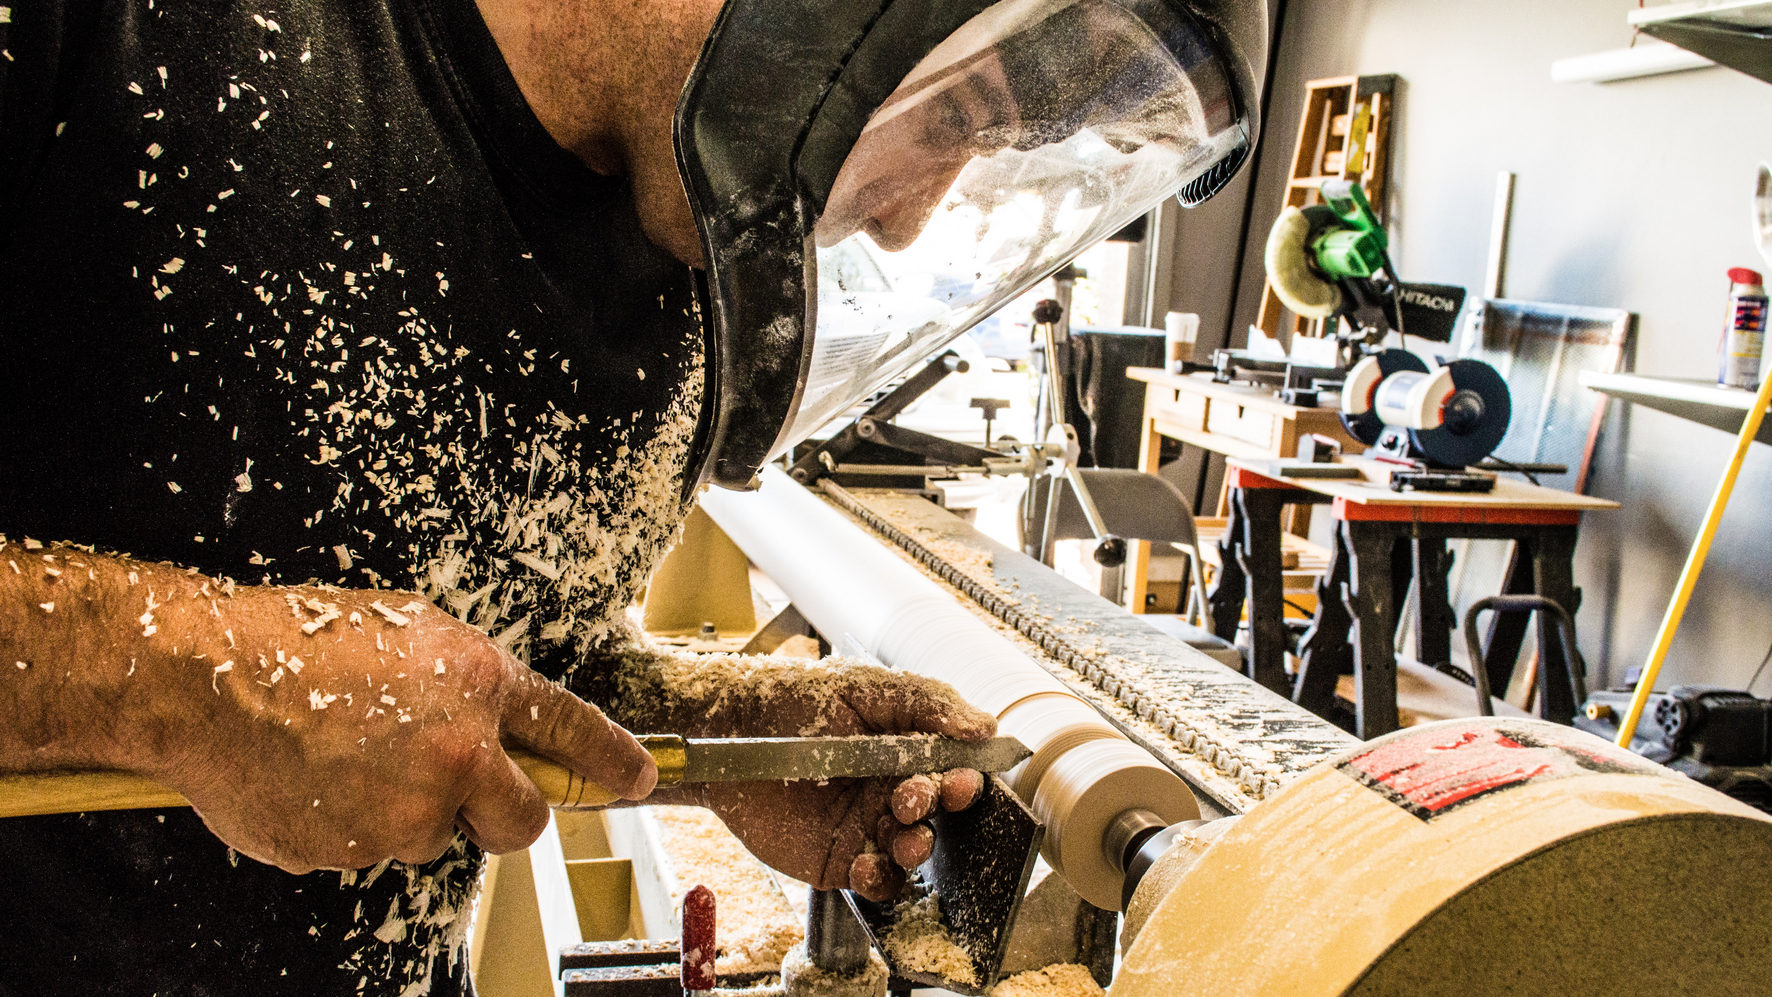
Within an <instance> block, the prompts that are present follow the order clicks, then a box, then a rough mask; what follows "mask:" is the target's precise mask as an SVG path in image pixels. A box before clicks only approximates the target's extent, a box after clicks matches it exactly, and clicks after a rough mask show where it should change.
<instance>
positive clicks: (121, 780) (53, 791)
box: [0, 736, 683, 818]
mask: <svg viewBox="0 0 1772 997" xmlns="http://www.w3.org/2000/svg"><path fill="white" fill-rule="evenodd" d="M641 740H642V743H645V744H646V747H647V750H649V751H651V752H652V753H653V756H654V757H655V758H657V759H658V760H659V782H660V784H661V785H669V782H668V781H667V780H666V778H665V776H666V775H667V774H668V773H667V769H668V768H669V766H670V764H671V762H672V758H671V752H672V751H673V750H674V751H675V757H676V763H675V764H676V771H677V773H678V774H679V777H680V775H681V772H682V760H681V759H682V755H683V747H682V745H683V742H682V739H680V738H675V737H668V736H667V737H662V738H657V739H656V741H657V742H658V743H657V744H654V743H652V742H654V740H655V739H654V738H642V739H641ZM673 745H674V746H675V747H674V749H673ZM508 754H510V756H511V760H512V761H515V762H516V763H517V767H518V768H520V769H522V770H523V774H524V775H527V776H528V777H529V778H530V780H531V781H533V782H534V783H535V785H536V786H537V787H538V788H539V789H540V790H541V795H542V799H544V800H546V801H547V802H548V805H549V806H551V807H554V808H557V809H572V810H590V809H594V808H596V807H603V806H608V805H609V804H611V803H613V802H615V801H616V800H618V799H620V797H618V796H616V795H615V794H614V793H611V792H610V791H609V790H607V789H604V788H603V787H602V786H599V785H597V784H596V783H594V782H591V781H590V780H588V779H586V778H585V777H584V776H581V775H579V774H577V773H575V772H573V771H572V770H571V769H568V768H567V767H566V766H564V765H561V764H560V763H559V762H556V761H553V760H552V759H548V758H543V757H542V756H540V755H536V754H531V753H530V752H527V751H523V750H520V749H508ZM190 805H191V801H189V800H187V799H185V798H184V797H183V796H180V795H179V794H178V793H175V792H173V791H172V790H171V789H168V788H167V787H166V786H164V785H162V784H160V783H158V782H155V781H154V780H153V779H150V778H148V777H147V776H143V775H135V774H134V773H130V772H105V771H92V772H45V773H26V774H22V775H0V818H4V817H33V816H37V815H39V814H71V813H85V812H87V811H92V810H147V809H155V808H159V807H188V806H190Z"/></svg>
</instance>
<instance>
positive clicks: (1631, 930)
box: [1111, 717, 1772, 997]
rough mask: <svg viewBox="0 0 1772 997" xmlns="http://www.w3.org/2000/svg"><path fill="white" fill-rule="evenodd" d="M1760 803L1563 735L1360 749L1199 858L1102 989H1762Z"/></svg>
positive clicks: (1696, 994)
mask: <svg viewBox="0 0 1772 997" xmlns="http://www.w3.org/2000/svg"><path fill="white" fill-rule="evenodd" d="M1768 877H1772V818H1769V817H1768V816H1767V815H1765V814H1763V813H1760V812H1759V811H1757V810H1754V809H1752V808H1750V807H1748V806H1746V805H1744V804H1741V803H1738V802H1736V801H1735V800H1732V799H1729V798H1728V797H1726V796H1723V795H1722V794H1720V793H1717V792H1715V791H1714V790H1711V789H1708V788H1706V787H1704V786H1702V785H1700V784H1698V783H1696V782H1693V781H1692V780H1690V779H1687V778H1685V777H1684V776H1681V775H1679V774H1677V773H1675V772H1673V771H1671V770H1668V769H1665V768H1662V767H1660V766H1658V765H1654V764H1652V763H1650V762H1648V761H1646V760H1644V759H1642V758H1640V757H1638V756H1636V755H1633V754H1631V753H1629V752H1626V751H1623V750H1621V749H1619V748H1616V747H1614V746H1613V745H1611V744H1609V743H1607V742H1605V741H1602V740H1600V739H1599V738H1596V737H1593V736H1591V735H1588V734H1584V733H1581V732H1579V731H1575V730H1572V729H1570V728H1567V727H1560V726H1557V725H1554V724H1549V723H1544V722H1540V721H1535V720H1525V719H1503V718H1489V717H1485V718H1479V719H1472V720H1452V721H1446V722H1443V723H1437V724H1429V725H1426V726H1423V727H1415V728H1410V729H1408V730H1404V731H1399V732H1398V733H1395V734H1392V735H1389V736H1387V737H1384V738H1381V739H1379V740H1377V741H1373V742H1370V743H1368V744H1365V745H1361V746H1359V747H1357V748H1355V749H1354V750H1352V751H1350V752H1349V753H1348V754H1346V755H1344V756H1342V757H1341V758H1340V759H1338V760H1332V761H1329V762H1326V763H1324V764H1323V765H1321V766H1318V767H1317V768H1315V769H1313V770H1311V771H1310V772H1309V773H1306V774H1305V775H1304V776H1303V777H1302V778H1300V779H1298V780H1297V781H1295V782H1293V783H1292V784H1290V785H1289V786H1287V787H1286V788H1285V790H1283V791H1282V792H1281V793H1279V794H1278V795H1277V796H1274V797H1272V798H1270V799H1268V800H1267V801H1265V802H1263V803H1262V804H1261V805H1260V806H1258V807H1256V808H1255V809H1254V810H1251V811H1250V812H1249V813H1248V814H1246V815H1245V816H1244V817H1243V818H1241V819H1240V820H1239V821H1238V822H1237V824H1236V825H1235V826H1234V827H1231V828H1230V829H1229V830H1227V831H1226V832H1224V834H1223V836H1222V837H1221V838H1219V840H1218V841H1217V842H1215V843H1213V844H1211V846H1210V847H1209V848H1208V849H1207V850H1206V851H1205V852H1204V854H1202V855H1201V856H1200V858H1199V860H1198V861H1197V862H1196V863H1195V864H1194V865H1193V866H1192V868H1190V869H1188V870H1187V871H1186V872H1185V873H1183V874H1182V875H1181V877H1180V878H1179V880H1178V881H1177V882H1176V883H1175V885H1174V886H1173V888H1172V889H1171V890H1170V892H1169V893H1168V895H1167V896H1166V897H1164V898H1163V899H1162V901H1161V902H1160V903H1159V904H1157V906H1156V908H1155V910H1154V911H1153V913H1152V914H1151V916H1150V919H1149V921H1148V923H1147V924H1146V925H1145V927H1144V929H1143V931H1142V932H1140V933H1139V935H1138V937H1137V939H1136V940H1135V941H1134V942H1133V943H1132V945H1131V947H1130V948H1129V949H1128V950H1127V952H1126V955H1125V960H1124V963H1123V965H1122V969H1121V971H1120V974H1119V976H1118V978H1117V979H1116V980H1115V982H1114V986H1113V989H1112V991H1111V993H1112V994H1113V997H1146V995H1149V997H1156V995H1163V997H1169V995H1186V994H1199V995H1206V994H1214V995H1218V994H1261V995H1264V997H1280V995H1294V997H1380V995H1393V994H1395V995H1401V994H1408V995H1410V997H1473V995H1484V997H1492V995H1503V994H1513V995H1538V997H1572V995H1580V994H1599V993H1672V994H1680V995H1682V997H1711V995H1718V997H1721V995H1725V994H1728V995H1734V994H1758V993H1764V992H1766V985H1765V980H1766V975H1767V962H1768V955H1769V954H1772V910H1769V909H1768V907H1767V905H1766V903H1765V901H1764V885H1763V884H1764V883H1765V882H1766V881H1767V879H1768Z"/></svg>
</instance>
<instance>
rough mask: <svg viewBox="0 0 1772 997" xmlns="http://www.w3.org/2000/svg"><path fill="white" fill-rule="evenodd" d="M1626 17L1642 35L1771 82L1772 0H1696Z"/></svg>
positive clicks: (1644, 10) (1646, 10)
mask: <svg viewBox="0 0 1772 997" xmlns="http://www.w3.org/2000/svg"><path fill="white" fill-rule="evenodd" d="M1628 17H1629V21H1630V24H1631V26H1632V27H1634V28H1637V29H1639V30H1640V31H1642V32H1643V33H1644V34H1646V35H1652V36H1654V37H1656V38H1659V39H1661V40H1662V41H1666V42H1672V43H1673V44H1675V45H1678V46H1680V47H1681V48H1683V49H1686V50H1688V51H1690V52H1695V53H1697V54H1699V55H1702V56H1704V57H1705V58H1707V59H1710V60H1712V61H1713V62H1716V63H1718V64H1719V65H1723V66H1728V67H1729V68H1730V69H1734V70H1737V71H1739V72H1743V73H1746V74H1747V75H1749V76H1752V77H1754V78H1755V79H1759V80H1765V81H1766V82H1768V83H1772V0H1697V2H1694V3H1675V4H1668V5H1666V6H1662V7H1644V8H1639V9H1637V10H1633V11H1631V12H1630V14H1629V15H1628Z"/></svg>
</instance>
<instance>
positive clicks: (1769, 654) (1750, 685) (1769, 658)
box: [1743, 647, 1772, 695]
mask: <svg viewBox="0 0 1772 997" xmlns="http://www.w3.org/2000/svg"><path fill="white" fill-rule="evenodd" d="M1768 662H1772V647H1768V648H1766V656H1765V657H1764V658H1761V659H1760V667H1758V668H1756V669H1754V677H1753V678H1751V679H1748V680H1747V685H1746V686H1745V687H1744V688H1743V691H1744V692H1746V693H1748V694H1749V695H1752V694H1753V691H1754V683H1755V682H1758V681H1759V680H1760V673H1761V672H1763V671H1765V670H1766V665H1767V663H1768Z"/></svg>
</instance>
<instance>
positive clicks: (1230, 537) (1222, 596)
mask: <svg viewBox="0 0 1772 997" xmlns="http://www.w3.org/2000/svg"><path fill="white" fill-rule="evenodd" d="M1243 518H1244V517H1243V506H1242V503H1240V502H1232V503H1231V508H1230V519H1229V521H1228V522H1226V523H1225V529H1224V535H1223V536H1221V537H1219V538H1218V565H1219V568H1218V577H1216V578H1214V579H1213V580H1212V588H1211V590H1210V591H1208V592H1207V593H1206V615H1207V616H1208V617H1209V618H1210V626H1211V629H1212V632H1213V634H1215V635H1217V636H1218V637H1220V638H1222V639H1224V640H1228V641H1230V642H1231V643H1233V644H1234V643H1236V641H1237V620H1238V619H1239V618H1240V617H1241V616H1242V615H1243V598H1244V597H1245V596H1246V595H1247V594H1248V593H1247V592H1246V584H1245V581H1244V578H1243V558H1242V550H1243Z"/></svg>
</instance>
